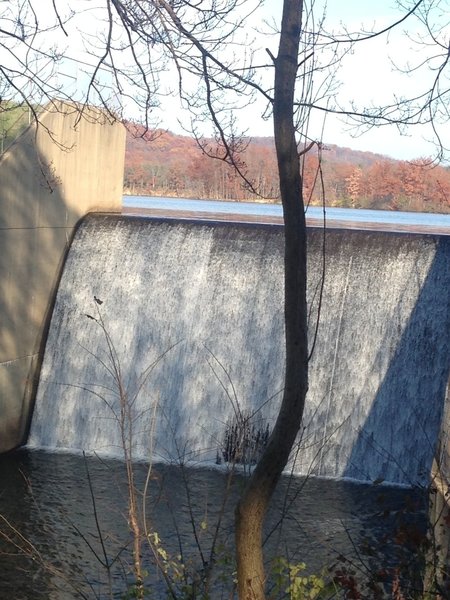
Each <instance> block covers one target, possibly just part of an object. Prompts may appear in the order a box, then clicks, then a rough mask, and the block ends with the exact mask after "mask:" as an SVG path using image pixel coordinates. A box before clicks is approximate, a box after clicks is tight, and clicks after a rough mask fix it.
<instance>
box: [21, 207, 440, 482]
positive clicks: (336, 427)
mask: <svg viewBox="0 0 450 600" xmlns="http://www.w3.org/2000/svg"><path fill="white" fill-rule="evenodd" d="M449 259H450V238H448V237H445V236H440V235H420V234H409V233H392V232H376V231H364V232H363V231H349V230H341V229H333V230H326V231H323V230H321V229H319V228H310V229H309V230H308V270H309V280H308V302H309V306H310V314H309V331H310V340H311V342H312V340H313V339H315V338H316V341H315V344H314V351H313V353H312V356H311V360H310V383H309V391H308V395H307V400H306V409H305V415H304V420H303V426H302V430H301V432H300V434H299V438H298V443H297V446H296V448H295V451H294V453H293V456H292V462H291V464H290V465H289V469H290V470H291V471H292V472H294V473H296V474H299V475H307V474H312V475H317V476H323V477H333V478H335V477H336V478H350V479H355V480H359V481H372V482H373V481H385V482H389V483H394V484H404V485H425V484H426V483H427V481H428V479H429V474H430V470H431V464H432V460H433V457H434V454H435V450H436V443H437V439H438V436H439V432H440V427H441V419H442V414H443V411H444V402H445V390H446V385H447V381H448V375H449V365H450V360H449V359H450V349H449V338H450V336H449V333H450V305H449V298H448V290H449V289H450V260H449ZM316 334H317V335H316ZM283 344H284V321H283V228H282V226H280V225H276V224H271V225H264V224H256V223H253V224H236V223H229V222H213V221H210V222H209V221H202V222H199V221H194V220H189V219H186V220H181V221H178V220H175V219H164V218H142V217H132V216H117V215H89V216H88V217H86V218H85V219H84V220H83V222H82V223H81V225H80V226H79V228H78V231H77V233H76V235H75V238H74V241H73V242H72V245H71V248H70V251H69V253H68V257H67V260H66V263H65V267H64V271H63V274H62V278H61V282H60V285H59V289H58V292H57V297H56V303H55V307H54V311H53V317H52V321H51V325H50V329H49V334H48V339H47V344H46V350H45V356H44V360H43V365H42V369H41V373H40V382H39V387H38V391H37V397H36V402H35V407H34V416H33V420H32V425H31V431H30V435H29V439H28V446H29V447H31V448H51V449H65V450H70V451H80V450H83V451H86V452H89V453H94V452H95V453H98V454H105V455H110V456H121V454H122V449H121V448H122V445H123V437H122V436H123V425H124V423H125V422H126V423H127V424H128V425H132V429H128V435H129V437H128V440H129V443H130V447H131V448H132V452H133V456H134V457H135V458H139V459H143V460H148V459H152V460H154V461H159V460H160V461H164V462H183V463H187V464H192V465H199V464H200V465H205V464H206V465H208V464H213V463H221V462H223V461H226V460H228V459H229V458H230V452H229V447H228V445H229V443H230V438H232V437H233V435H235V433H233V432H235V431H236V427H238V425H239V422H241V423H242V422H244V423H245V429H246V430H247V431H248V432H249V433H248V435H249V437H250V442H249V443H248V446H249V447H252V448H253V451H254V452H255V456H256V455H257V452H258V444H260V442H261V440H263V439H264V437H265V436H266V435H267V434H268V433H269V432H270V429H271V427H272V425H273V423H274V419H275V417H276V414H277V408H278V405H279V402H280V398H281V393H282V389H283V369H284V348H283ZM311 349H312V348H311ZM124 407H125V413H124V412H123V411H124ZM256 458H257V456H256ZM250 462H251V461H250Z"/></svg>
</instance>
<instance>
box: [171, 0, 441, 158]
mask: <svg viewBox="0 0 450 600" xmlns="http://www.w3.org/2000/svg"><path fill="white" fill-rule="evenodd" d="M281 4H282V3H281V0H266V2H265V6H264V17H265V18H266V19H268V20H270V19H275V21H276V22H277V23H279V22H280V21H281V14H280V12H281ZM314 10H315V11H316V13H317V14H318V15H321V14H322V13H323V10H324V5H323V3H322V0H318V1H316V2H315V5H314ZM325 10H326V28H327V30H335V31H342V26H343V25H344V26H345V27H346V28H347V30H349V31H361V30H365V31H378V30H380V29H383V28H384V27H386V26H388V25H390V24H392V23H394V22H396V21H397V20H398V19H399V18H401V17H402V16H403V14H404V10H403V11H401V10H399V7H398V6H397V5H396V2H395V0H378V1H377V2H373V1H367V0H359V1H356V0H345V1H344V2H343V1H342V0H329V1H328V3H327V5H326V9H325ZM407 28H408V30H409V31H408V34H406V29H407ZM416 33H418V24H417V21H416V20H415V19H410V20H408V21H407V22H406V23H404V24H402V25H400V26H399V27H398V28H397V29H396V30H395V31H394V32H393V33H390V34H389V35H383V36H380V37H378V38H375V39H373V40H370V41H365V42H361V43H359V44H357V45H356V47H355V48H354V51H353V52H352V53H351V54H350V55H348V56H346V57H345V58H344V59H343V61H342V65H341V67H340V69H339V71H338V73H337V78H338V80H339V86H338V89H337V98H338V100H339V103H340V104H341V105H342V106H349V105H350V104H351V102H356V103H357V105H358V106H359V107H361V108H364V107H366V106H370V105H381V104H382V103H383V102H389V100H392V98H393V97H394V96H397V97H398V96H407V95H409V94H411V95H415V94H416V93H417V92H418V91H421V90H423V89H425V88H426V85H427V77H429V76H430V74H429V72H428V70H422V71H419V72H417V73H414V74H413V75H403V74H400V72H399V68H400V69H403V68H405V67H406V66H407V65H408V64H409V65H413V64H416V63H418V62H420V61H421V60H422V58H423V55H424V54H423V53H424V52H426V50H424V48H423V46H421V47H418V46H417V45H415V44H414V43H413V42H412V40H411V35H414V34H416ZM268 40H269V44H270V45H271V50H272V51H273V53H274V54H276V39H275V38H270V37H269V38H268ZM447 69H448V67H447ZM447 83H448V78H447ZM264 106H265V105H263V104H258V103H256V104H254V105H252V106H251V107H250V108H249V109H247V110H245V111H243V112H242V114H241V117H240V123H241V124H242V125H243V127H244V126H245V128H246V129H247V132H248V134H249V135H254V136H257V135H263V136H265V135H268V136H270V135H272V133H273V131H272V123H271V121H270V120H268V121H264V120H262V119H261V113H262V112H263V111H264ZM167 108H168V110H167V111H166V115H165V121H166V122H167V123H168V125H169V127H170V128H171V129H172V130H174V131H176V132H179V133H181V132H182V131H183V129H182V128H181V127H180V126H179V125H178V123H177V119H178V118H179V117H180V115H181V114H182V109H181V108H180V106H179V104H178V102H177V100H174V101H173V102H168V103H167ZM167 115H171V117H169V118H167ZM448 129H449V130H450V127H448ZM322 132H323V134H322ZM310 134H311V136H312V137H316V138H321V136H322V135H323V141H325V142H326V143H330V144H337V145H340V146H346V147H350V148H353V149H356V150H367V151H371V152H375V153H379V154H383V155H387V156H391V157H393V158H397V159H403V160H411V159H414V158H419V157H425V156H434V155H435V154H436V146H435V143H434V142H433V141H432V134H431V132H430V131H429V129H428V128H427V127H422V126H415V127H411V128H409V129H407V130H403V131H402V132H399V131H398V129H397V127H395V126H383V127H379V128H373V129H371V130H370V131H365V132H363V130H362V129H361V128H355V127H354V124H353V123H349V122H348V121H347V122H346V121H345V120H343V119H342V118H341V117H336V116H332V115H328V116H327V117H326V120H325V122H324V119H323V114H322V113H321V112H320V113H318V114H317V115H313V116H312V118H311V125H310ZM443 141H444V143H445V144H446V146H447V147H448V148H450V133H449V134H445V130H444V134H443Z"/></svg>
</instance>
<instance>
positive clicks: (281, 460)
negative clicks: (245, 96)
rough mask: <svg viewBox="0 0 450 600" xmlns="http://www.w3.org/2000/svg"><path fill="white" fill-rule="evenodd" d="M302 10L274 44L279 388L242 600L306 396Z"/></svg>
mask: <svg viewBox="0 0 450 600" xmlns="http://www.w3.org/2000/svg"><path fill="white" fill-rule="evenodd" d="M302 9H303V0H284V5H283V18H282V24H281V35H280V45H279V51H278V56H277V58H276V59H275V96H274V105H273V111H274V130H275V145H276V152H277V160H278V172H279V178H280V190H281V199H282V203H283V211H284V226H285V257H284V266H285V327H286V365H285V369H286V371H285V387H284V394H283V399H282V403H281V408H280V412H279V415H278V418H277V421H276V424H275V427H274V429H273V432H272V435H271V437H270V439H269V443H268V445H267V448H266V450H265V452H264V454H263V456H262V457H261V460H260V461H259V463H258V465H257V466H256V468H255V470H254V472H253V474H252V476H251V478H250V480H249V482H248V485H247V487H246V490H245V491H244V494H243V496H242V498H241V500H240V502H239V504H238V505H237V507H236V558H237V575H238V594H239V598H240V600H263V599H264V598H265V573H264V562H263V553H262V528H263V521H264V515H265V513H266V510H267V507H268V504H269V501H270V498H271V496H272V494H273V492H274V490H275V487H276V485H277V482H278V480H279V478H280V476H281V473H282V471H283V469H284V467H285V466H286V463H287V461H288V459H289V454H290V452H291V450H292V447H293V445H294V443H295V439H296V436H297V433H298V431H299V429H300V425H301V420H302V416H303V409H304V404H305V396H306V392H307V389H308V345H307V310H306V224H305V215H304V207H303V197H302V181H301V176H300V164H299V156H298V150H297V144H296V141H295V125H294V88H295V82H296V77H297V65H298V52H299V41H300V31H301V24H302Z"/></svg>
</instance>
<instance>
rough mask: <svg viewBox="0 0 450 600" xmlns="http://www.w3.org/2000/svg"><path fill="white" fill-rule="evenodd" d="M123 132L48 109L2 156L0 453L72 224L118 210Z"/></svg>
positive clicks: (21, 430) (18, 407)
mask: <svg viewBox="0 0 450 600" xmlns="http://www.w3.org/2000/svg"><path fill="white" fill-rule="evenodd" d="M124 155H125V130H124V128H123V126H122V125H121V124H119V123H112V122H110V121H108V120H107V119H106V118H105V117H104V115H103V114H102V113H101V112H99V111H97V110H95V109H89V110H88V111H85V112H84V113H83V115H82V116H81V117H80V114H79V112H78V110H77V109H76V107H75V106H70V105H67V104H62V103H57V104H54V105H53V106H49V107H48V109H47V110H46V111H45V113H44V114H43V115H42V116H41V118H40V124H39V125H38V126H36V125H31V126H30V127H29V129H28V130H27V131H26V132H25V133H24V134H23V135H22V136H21V138H20V139H19V140H17V142H16V143H15V144H14V145H13V146H12V147H10V149H8V150H7V151H6V152H5V153H4V154H3V155H2V156H1V157H0V182H1V185H0V452H4V451H7V450H10V449H12V448H14V447H16V446H18V445H20V444H21V443H22V442H23V439H24V435H25V433H26V429H27V424H28V419H29V412H30V403H31V401H32V398H33V391H34V386H35V383H36V376H37V374H38V370H39V351H40V347H41V342H42V334H43V331H44V329H45V324H46V320H47V315H48V312H49V310H50V309H51V304H52V299H53V295H54V291H55V287H56V285H57V282H58V277H59V273H60V268H61V265H62V263H63V260H64V257H65V253H66V250H67V247H68V244H69V243H70V240H71V238H72V233H73V231H74V228H75V227H76V225H77V223H78V221H79V220H80V218H81V217H83V216H84V215H85V214H86V213H88V212H90V211H100V212H112V211H113V212H115V211H120V209H121V202H122V186H123V169H124Z"/></svg>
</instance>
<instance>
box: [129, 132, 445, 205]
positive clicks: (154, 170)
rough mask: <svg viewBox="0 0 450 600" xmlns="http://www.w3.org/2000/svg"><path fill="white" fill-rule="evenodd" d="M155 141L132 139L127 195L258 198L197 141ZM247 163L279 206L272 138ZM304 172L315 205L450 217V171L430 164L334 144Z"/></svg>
mask: <svg viewBox="0 0 450 600" xmlns="http://www.w3.org/2000/svg"><path fill="white" fill-rule="evenodd" d="M152 137H153V138H154V139H152V140H151V141H146V140H145V139H143V138H140V137H135V136H132V135H129V136H128V140H127V150H126V159H125V186H124V189H125V193H126V194H133V195H150V196H175V197H188V198H212V199H223V200H254V199H255V195H254V194H253V193H252V192H251V191H249V190H248V189H246V187H245V186H244V185H243V183H242V180H241V179H240V177H239V176H237V175H236V173H235V172H234V170H233V169H232V168H230V167H229V166H227V165H226V164H224V163H223V162H221V161H219V160H215V159H212V158H208V157H207V156H205V155H204V154H202V152H201V150H200V149H199V147H198V145H197V144H196V142H195V140H193V139H192V138H190V137H187V136H179V135H174V134H172V133H170V132H158V134H157V135H156V136H152ZM241 160H242V162H243V164H244V166H245V169H246V172H247V176H248V178H249V180H251V181H252V183H253V184H254V187H255V188H256V189H257V190H258V192H259V194H260V195H261V197H263V198H265V199H268V200H272V201H277V200H278V196H279V192H278V175H277V169H276V160H275V153H274V147H273V140H272V139H271V138H255V139H252V140H251V142H250V143H249V145H248V147H247V148H246V150H245V151H244V153H243V154H242V156H241ZM302 168H303V176H304V190H305V198H306V200H309V201H310V202H311V204H316V205H317V204H321V203H322V197H323V195H324V197H325V202H326V204H327V205H328V206H342V207H358V208H376V209H387V210H410V211H423V212H441V213H448V212H450V169H449V168H444V167H442V166H433V165H432V164H430V161H429V160H427V159H418V160H414V161H411V162H407V161H398V160H393V159H389V158H387V157H384V156H381V155H377V154H373V153H370V152H360V151H354V150H350V149H348V148H340V147H338V146H334V145H330V146H324V147H323V148H322V153H321V159H320V160H319V156H318V152H317V149H313V150H311V151H310V152H309V153H308V154H307V155H306V156H305V158H304V161H303V167H302ZM319 169H320V171H321V173H320V171H319ZM322 180H323V182H324V194H322V191H321V181H322Z"/></svg>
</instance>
